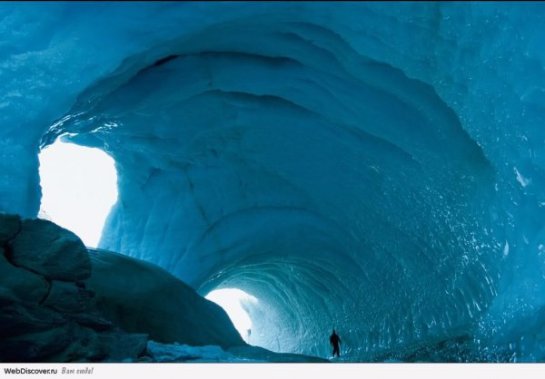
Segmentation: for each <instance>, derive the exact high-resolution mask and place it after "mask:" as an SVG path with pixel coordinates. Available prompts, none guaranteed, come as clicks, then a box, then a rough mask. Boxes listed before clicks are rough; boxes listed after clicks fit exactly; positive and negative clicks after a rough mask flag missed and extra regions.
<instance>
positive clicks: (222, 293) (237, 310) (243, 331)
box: [206, 288, 257, 342]
mask: <svg viewBox="0 0 545 379" xmlns="http://www.w3.org/2000/svg"><path fill="white" fill-rule="evenodd" d="M206 298H207V299H208V300H210V301H213V302H214V303H216V304H218V305H219V306H220V307H222V308H223V309H224V310H225V312H227V315H228V316H229V318H230V319H231V321H232V322H233V325H234V326H235V328H236V329H237V331H238V332H239V333H240V335H241V336H242V338H243V339H244V340H245V341H246V342H249V340H251V330H252V320H251V319H250V316H248V313H247V312H246V311H245V310H244V308H243V307H242V304H241V303H242V302H244V303H257V299H256V298H255V297H253V296H252V295H249V294H247V293H246V292H244V291H242V290H239V289H238V288H222V289H219V290H214V291H212V292H210V293H209V294H208V295H206ZM248 331H250V333H248Z"/></svg>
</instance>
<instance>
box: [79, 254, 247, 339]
mask: <svg viewBox="0 0 545 379" xmlns="http://www.w3.org/2000/svg"><path fill="white" fill-rule="evenodd" d="M90 257H91V266H92V270H91V272H92V274H91V277H90V278H89V279H88V280H87V281H86V282H85V283H86V285H87V288H89V289H91V290H92V291H93V292H94V293H95V294H96V304H97V307H98V308H99V309H100V311H101V312H102V313H103V314H104V315H106V316H107V318H108V319H110V320H112V321H113V322H114V323H115V324H117V325H119V326H120V327H122V328H123V329H124V330H126V331H128V332H136V333H146V334H149V336H150V339H153V340H155V341H159V342H164V343H171V342H178V343H182V344H187V345H192V346H203V345H219V346H222V347H229V346H240V345H246V344H245V343H244V341H243V340H242V338H241V337H240V335H239V333H238V332H237V331H236V329H235V327H234V326H233V324H232V323H231V321H230V320H229V317H228V316H227V314H226V313H225V311H224V310H223V309H222V308H221V307H219V306H218V305H217V304H215V303H213V302H211V301H208V300H206V299H204V298H203V297H201V296H199V295H198V294H197V293H196V292H195V290H193V289H192V288H191V287H189V286H188V285H186V284H185V283H183V282H182V281H180V280H179V279H177V278H175V277H174V276H172V275H170V274H169V273H168V272H166V271H165V270H163V269H161V268H159V267H157V266H155V265H152V264H149V263H146V262H143V261H140V260H138V259H134V258H130V257H127V256H125V255H121V254H116V253H112V252H108V251H90Z"/></svg>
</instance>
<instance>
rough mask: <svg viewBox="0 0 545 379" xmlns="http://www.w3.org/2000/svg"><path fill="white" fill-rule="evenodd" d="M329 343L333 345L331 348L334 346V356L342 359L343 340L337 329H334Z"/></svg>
mask: <svg viewBox="0 0 545 379" xmlns="http://www.w3.org/2000/svg"><path fill="white" fill-rule="evenodd" d="M329 342H330V343H331V346H333V356H335V355H337V357H340V350H339V344H340V343H341V339H340V338H339V336H338V335H337V333H335V329H333V333H332V334H331V336H329Z"/></svg>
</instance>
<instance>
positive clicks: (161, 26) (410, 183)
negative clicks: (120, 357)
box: [0, 2, 545, 362]
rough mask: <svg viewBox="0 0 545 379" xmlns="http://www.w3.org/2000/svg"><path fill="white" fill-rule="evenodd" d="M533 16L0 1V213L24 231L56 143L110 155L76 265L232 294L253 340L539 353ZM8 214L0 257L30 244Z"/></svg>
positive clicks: (420, 6) (465, 8)
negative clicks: (105, 262)
mask: <svg viewBox="0 0 545 379" xmlns="http://www.w3.org/2000/svg"><path fill="white" fill-rule="evenodd" d="M544 25H545V5H544V4H539V3H536V4H530V3H524V4H521V3H503V4H501V5H500V4H496V3H450V2H449V3H434V2H425V3H410V2H403V3H327V2H325V3H307V2H304V3H267V2H265V3H102V4H99V3H46V4H37V3H33V4H22V3H21V4H16V3H4V4H1V5H0V30H1V35H2V38H1V42H0V46H1V48H0V83H1V88H2V90H1V91H0V109H1V112H0V122H1V126H0V211H2V212H3V213H4V214H5V215H18V216H17V217H19V218H20V219H21V220H25V221H20V222H22V225H23V227H22V229H21V227H19V229H18V230H19V231H21V230H22V232H20V235H21V236H22V235H23V234H24V233H23V232H24V231H25V230H26V229H25V228H27V229H32V228H38V227H37V226H36V227H33V226H32V225H34V224H31V220H32V219H34V218H36V217H37V216H38V211H39V209H40V205H41V199H42V197H41V187H40V177H39V161H38V154H39V152H40V151H41V150H43V151H44V152H45V151H46V150H47V149H46V148H47V147H48V146H49V145H52V144H54V143H55V141H57V140H58V139H59V138H61V139H62V140H63V141H65V142H70V143H73V144H76V145H80V146H82V147H90V148H96V149H100V150H102V151H103V152H105V153H106V154H107V155H108V156H109V157H111V159H113V161H114V162H115V168H116V170H117V175H118V177H117V184H116V186H117V191H118V195H117V200H116V201H115V199H114V200H113V201H112V202H114V201H115V204H114V205H113V207H112V209H111V211H109V215H108V216H107V218H106V224H105V225H104V231H103V233H102V237H101V242H100V245H99V246H98V247H99V249H98V250H95V251H94V252H93V254H95V255H92V257H94V258H93V259H95V261H92V262H98V261H100V260H101V259H102V258H101V257H100V254H101V251H105V253H104V254H109V253H106V251H110V252H116V253H119V254H121V255H122V256H117V255H116V256H115V257H116V258H115V259H114V258H112V262H113V261H116V262H117V260H119V262H121V261H122V259H125V258H123V257H130V258H135V260H134V261H132V260H131V262H139V263H134V265H138V267H139V269H141V270H148V271H149V272H151V271H153V270H155V268H154V269H152V268H151V266H150V265H149V264H153V265H156V266H158V267H160V268H161V269H162V270H164V272H165V275H167V273H168V275H169V279H168V280H171V279H172V280H181V281H182V282H184V283H186V284H187V286H188V287H187V291H188V293H190V292H189V291H190V290H191V291H192V290H195V291H196V293H197V294H199V295H200V296H206V295H207V294H209V293H210V292H212V291H214V290H220V289H225V288H236V289H239V290H241V291H244V292H245V293H247V294H249V295H251V296H252V297H253V298H255V299H256V301H243V308H244V309H245V311H246V312H247V314H248V316H249V317H250V319H251V322H252V335H251V336H252V338H251V340H250V341H249V343H250V344H251V345H256V346H260V347H263V348H265V349H268V350H271V351H274V352H281V353H294V354H304V355H307V356H318V357H327V356H328V355H329V354H330V346H329V343H328V336H329V333H330V332H331V329H332V328H336V329H337V331H338V332H339V334H340V335H341V337H342V339H343V345H342V349H343V356H344V357H345V359H347V360H350V361H363V362H367V361H384V360H388V359H398V360H403V361H415V360H417V361H470V362H480V361H487V362H490V361H493V362H496V361H501V362H503V361H506V362H508V361H544V360H545V222H544V221H545V128H544V127H543V125H544V122H545V27H544ZM9 217H11V218H9ZM9 217H8V216H5V217H4V219H0V220H4V221H2V222H3V223H4V225H3V226H2V225H0V226H1V227H0V240H1V241H0V242H2V245H1V246H2V247H0V251H4V253H5V255H6V259H7V260H8V261H10V262H12V261H14V254H15V256H16V257H17V254H19V250H18V249H23V250H24V249H27V250H28V249H31V248H32V241H34V240H35V239H33V238H30V237H28V238H26V239H24V238H23V237H19V235H17V236H15V234H14V233H15V232H13V233H12V235H11V236H10V237H9V238H8V236H9V233H7V232H5V230H8V229H9V225H8V224H9V223H8V222H7V221H6V220H12V219H13V217H15V216H9ZM81 217H83V218H84V219H85V217H86V215H85V214H82V215H81ZM6 225H8V226H6ZM39 225H45V224H39ZM47 225H49V224H47ZM48 227H51V226H50V225H49V226H48ZM65 228H68V229H70V227H69V226H65ZM32 230H34V229H32ZM73 231H74V232H76V234H77V231H75V230H73ZM29 233H30V232H29ZM36 233H37V232H36ZM32 235H33V236H35V235H36V234H32ZM19 239H24V241H25V242H24V243H23V242H21V243H18V242H17V241H18V240H19ZM93 247H94V246H93ZM23 250H21V251H23ZM21 259H22V258H21ZM97 260H98V261H97ZM136 260H138V261H136ZM142 261H143V262H142ZM2 262H4V261H2ZM93 264H94V263H93ZM131 264H132V263H131ZM4 266H5V264H4V263H1V264H0V269H1V270H4V269H5V270H7V268H5V267H4ZM19 266H20V265H18V266H17V267H18V268H20V267H19ZM6 267H7V266H6ZM101 267H102V266H101ZM104 267H106V266H104ZM154 267H155V266H154ZM10 269H12V267H11V266H10ZM92 270H95V266H93V269H92ZM97 270H98V269H97ZM157 270H159V268H157ZM34 271H36V270H34ZM34 271H33V273H32V275H34ZM38 271H39V270H38ZM148 271H146V272H148ZM93 272H95V271H93ZM97 272H98V271H97ZM153 272H155V271H153ZM161 272H163V271H161ZM27 274H28V275H31V273H28V272H25V275H27ZM21 275H23V274H22V273H21ZM44 275H46V274H44ZM48 275H49V274H48ZM92 275H94V274H92ZM97 275H98V274H97ZM150 275H151V274H150ZM12 277H13V279H10V280H12V281H13V283H16V278H18V276H16V275H12V276H10V278H12ZM46 277H47V275H46ZM51 277H52V278H53V279H54V280H53V281H55V278H56V277H53V276H51ZM51 277H48V278H49V279H51ZM6 278H7V276H4V277H3V279H2V282H0V289H2V291H0V298H2V297H3V296H4V294H7V293H15V292H16V291H15V290H12V289H10V288H11V287H10V286H11V285H12V283H11V282H10V281H9V280H8V279H6ZM93 278H94V277H93V276H92V277H91V282H93ZM63 280H64V279H63ZM74 280H79V279H77V278H76V279H74ZM142 280H143V279H142ZM165 280H167V279H165ZM93 283H94V284H93ZM93 283H91V284H93V285H94V286H95V287H96V288H99V287H100V286H101V285H104V281H100V280H98V279H96V278H95V279H94V282H93ZM112 283H113V282H112ZM115 283H118V282H115ZM119 283H121V282H119ZM17 285H19V284H17ZM120 285H121V284H120ZM13 286H15V284H13ZM59 286H60V284H59ZM112 286H113V284H112ZM180 286H181V284H180ZM80 287H81V286H80ZM5 288H7V289H5ZM51 288H57V287H55V286H52V287H51ZM58 288H61V287H58ZM63 288H64V287H63ZM180 288H182V287H180ZM183 288H184V290H185V287H183ZM10 291H11V292H10ZM51 291H53V290H50V292H51ZM56 291H57V290H56ZM59 291H60V290H59ZM66 291H68V290H66ZM135 291H136V290H135ZM106 292H107V291H106ZM78 293H79V292H78ZM6 296H7V295H6ZM10 296H11V295H10ZM47 296H52V294H51V293H50V294H49V295H47ZM78 296H79V295H78ZM188 296H189V295H188ZM192 296H193V295H192ZM195 296H196V295H195ZM4 297H5V296H4ZM133 300H134V299H133ZM10 301H11V300H10ZM51 301H53V300H51ZM118 301H123V299H118ZM42 302H43V301H42ZM131 302H132V303H134V301H132V300H131ZM46 303H47V301H46ZM156 303H157V304H159V302H158V301H157V302H156ZM6 304H8V305H9V304H11V303H10V302H9V301H7V300H2V301H0V305H2V306H8V305H6ZM40 304H41V303H40ZM207 304H208V303H206V304H205V303H204V302H203V304H202V309H207V310H208V309H209V306H208V305H207ZM9 306H12V305H9ZM207 307H208V308H207ZM57 308H59V307H57ZM29 309H30V308H29ZM32 309H34V308H32ZM109 309H113V308H109ZM199 309H201V308H199ZM146 311H148V310H146ZM149 311H150V312H151V310H149ZM40 312H41V311H40ZM48 312H49V310H48ZM142 312H144V310H142ZM213 312H216V310H214V311H213ZM193 313H194V314H193V316H192V317H194V318H197V319H198V318H199V317H201V316H200V313H199V312H198V311H197V310H195V312H193ZM187 314H189V313H187ZM215 315H216V316H217V313H215ZM216 316H214V317H216ZM6 317H7V316H6ZM63 317H65V316H63ZM188 317H189V316H188ZM217 317H220V316H217ZM221 317H223V316H221ZM78 320H80V321H78V322H79V323H80V324H81V323H82V322H81V320H82V319H81V318H78ZM223 321H224V319H223V318H222V322H223ZM150 322H151V321H150ZM165 322H167V321H165ZM135 323H136V321H135ZM227 323H228V321H227ZM95 324H96V323H95ZM95 324H93V325H95ZM134 325H136V324H130V325H129V327H128V329H131V328H132V330H128V331H129V332H140V331H144V332H146V330H138V329H137V328H136V327H135V326H134ZM222 325H223V324H222ZM149 327H150V328H152V326H149ZM153 327H157V326H153ZM220 329H221V328H219V327H218V333H220V331H219V330H220ZM154 330H155V329H154ZM195 330H196V329H195ZM6 333H7V332H6ZM21 333H23V332H21ZM180 333H182V332H180ZM23 334H24V333H23ZM152 335H153V333H152ZM217 335H219V334H217ZM5 336H7V337H6V339H5V340H4V342H2V343H4V344H6V343H7V342H6V341H8V340H10V339H14V338H15V339H17V338H22V337H18V336H12V335H7V334H6V335H5ZM157 336H159V337H161V336H163V334H160V333H157ZM214 336H216V334H214ZM159 337H157V338H159ZM210 338H212V337H210ZM214 338H215V337H214ZM237 338H238V337H237ZM166 339H167V340H168V338H166ZM235 340H236V338H235ZM231 341H234V340H233V339H231ZM237 341H238V342H236V343H234V342H233V344H235V345H236V344H237V343H239V344H243V342H240V341H239V340H237ZM2 343H0V345H1V344H2ZM187 343H188V344H189V345H195V346H196V345H199V343H197V342H195V343H193V344H192V343H191V341H189V342H187ZM210 344H211V345H214V344H215V343H210ZM217 344H219V345H221V344H220V343H217ZM227 345H229V344H227V343H225V344H224V345H223V347H226V346H227ZM2 351H3V350H2V348H1V347H0V355H1V353H2ZM55 357H60V356H55ZM31 358H32V357H31ZM13 359H17V357H16V358H13ZM36 359H38V358H36ZM48 359H49V358H48ZM52 359H53V358H52ZM57 359H61V358H57Z"/></svg>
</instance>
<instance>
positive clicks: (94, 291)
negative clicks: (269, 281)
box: [0, 214, 244, 362]
mask: <svg viewBox="0 0 545 379" xmlns="http://www.w3.org/2000/svg"><path fill="white" fill-rule="evenodd" d="M148 338H152V339H155V340H158V341H161V342H179V343H184V344H190V345H219V346H222V347H229V346H238V345H244V342H243V341H242V339H241V337H240V335H239V334H238V333H237V331H236V330H235V328H234V327H233V325H232V324H231V321H230V320H229V318H228V317H227V314H226V313H225V312H224V311H223V309H221V308H220V307H219V306H217V305H216V304H214V303H211V302H209V301H208V300H206V299H204V298H202V297H200V296H199V295H198V294H197V293H196V292H195V291H194V290H193V289H192V288H190V287H189V286H187V285H186V284H184V283H183V282H181V281H180V280H178V279H176V278H175V277H173V276H172V275H170V274H169V273H167V272H166V271H164V270H162V269H160V268H158V267H156V266H154V265H151V264H148V263H145V262H142V261H139V260H136V259H133V258H128V257H126V256H123V255H120V254H115V253H111V252H106V251H101V252H96V251H91V252H88V251H87V249H86V248H85V246H84V245H83V243H82V242H81V241H80V239H79V238H78V237H77V236H76V235H75V234H73V233H72V232H70V231H68V230H66V229H63V228H61V227H59V226H57V225H55V224H54V223H52V222H49V221H45V220H21V219H20V218H19V217H18V216H13V215H4V214H0V362H35V361H38V362H72V361H126V360H129V361H135V360H139V359H141V357H142V356H143V355H144V354H145V353H146V345H147V342H148ZM147 359H148V360H149V359H150V358H149V357H148V358H147Z"/></svg>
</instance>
